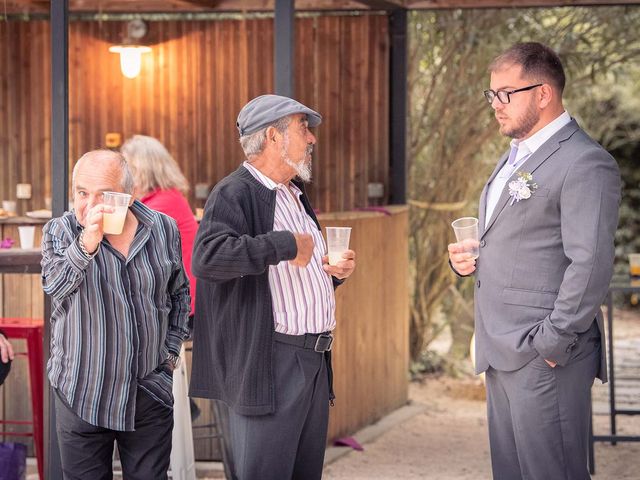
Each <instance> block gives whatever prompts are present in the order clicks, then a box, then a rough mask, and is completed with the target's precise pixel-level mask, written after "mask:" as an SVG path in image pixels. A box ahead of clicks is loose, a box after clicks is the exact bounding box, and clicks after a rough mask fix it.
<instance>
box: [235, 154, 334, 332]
mask: <svg viewBox="0 0 640 480" xmlns="http://www.w3.org/2000/svg"><path fill="white" fill-rule="evenodd" d="M244 166H245V168H246V169H247V170H249V172H250V173H251V174H252V175H253V176H254V177H255V178H256V180H258V181H259V182H260V183H262V184H263V185H264V186H266V187H267V188H269V189H271V190H275V191H276V209H275V212H274V220H273V230H275V231H289V232H294V233H308V234H310V235H312V236H313V243H314V245H315V247H314V249H313V257H312V258H311V261H310V262H309V264H308V265H307V266H306V267H305V268H300V267H296V266H294V265H291V263H289V262H280V263H278V264H277V265H271V266H270V267H269V287H270V290H271V300H272V304H273V321H274V324H275V325H274V326H275V330H276V332H280V333H286V334H289V335H303V334H305V333H322V332H328V331H331V330H333V329H334V328H335V326H336V318H335V308H336V301H335V296H334V292H333V283H332V281H331V276H330V275H329V274H327V272H325V271H324V270H323V269H322V257H323V256H324V255H326V252H327V247H326V245H325V242H324V238H323V237H322V232H321V231H320V230H318V227H317V226H316V224H315V223H314V221H313V219H312V218H311V217H310V216H309V215H307V213H306V212H305V211H304V207H303V206H302V203H301V202H300V196H301V195H302V191H301V190H300V189H299V188H298V187H296V186H295V185H294V184H293V182H289V185H288V186H287V185H284V184H282V183H276V182H274V181H273V180H271V179H270V178H269V177H267V176H266V175H264V174H263V173H262V172H260V170H258V169H257V168H255V167H254V166H253V165H251V164H250V163H249V162H244Z"/></svg>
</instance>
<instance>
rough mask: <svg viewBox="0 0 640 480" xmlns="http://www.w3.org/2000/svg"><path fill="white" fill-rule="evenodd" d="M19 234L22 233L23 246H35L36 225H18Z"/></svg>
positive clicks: (21, 245) (21, 242) (21, 243)
mask: <svg viewBox="0 0 640 480" xmlns="http://www.w3.org/2000/svg"><path fill="white" fill-rule="evenodd" d="M18 234H19V235H20V247H21V248H33V238H34V236H35V234H36V227H34V226H32V225H23V226H20V227H18Z"/></svg>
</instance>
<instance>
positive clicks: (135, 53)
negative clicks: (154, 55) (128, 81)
mask: <svg viewBox="0 0 640 480" xmlns="http://www.w3.org/2000/svg"><path fill="white" fill-rule="evenodd" d="M109 51H110V52H112V53H119V54H120V70H121V71H122V74H123V75H124V76H125V77H127V78H136V77H137V76H138V74H139V73H140V67H141V66H142V54H143V53H149V52H150V51H151V48H149V47H143V46H140V45H115V46H113V47H109Z"/></svg>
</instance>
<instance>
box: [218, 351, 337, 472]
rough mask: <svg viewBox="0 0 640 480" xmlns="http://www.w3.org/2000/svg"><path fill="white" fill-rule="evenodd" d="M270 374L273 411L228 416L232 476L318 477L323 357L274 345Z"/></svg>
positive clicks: (325, 395)
mask: <svg viewBox="0 0 640 480" xmlns="http://www.w3.org/2000/svg"><path fill="white" fill-rule="evenodd" d="M274 374H275V397H276V411H275V413H273V414H269V415H239V414H237V413H235V412H233V411H230V412H229V425H230V433H231V450H232V456H233V463H234V466H235V470H236V472H235V473H236V475H237V478H238V479H239V480H288V479H294V480H316V479H320V478H321V477H322V468H323V464H324V452H325V447H326V443H327V428H328V422H329V378H328V372H327V365H326V360H325V355H324V353H318V352H316V351H314V350H309V349H304V348H301V347H297V346H294V345H289V344H285V343H280V342H278V341H276V342H274Z"/></svg>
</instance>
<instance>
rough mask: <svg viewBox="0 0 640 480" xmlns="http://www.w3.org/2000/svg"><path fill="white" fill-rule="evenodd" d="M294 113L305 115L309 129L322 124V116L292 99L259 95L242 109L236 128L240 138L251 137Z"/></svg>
mask: <svg viewBox="0 0 640 480" xmlns="http://www.w3.org/2000/svg"><path fill="white" fill-rule="evenodd" d="M296 113H304V114H305V115H307V120H308V122H309V126H310V127H316V126H318V125H320V123H321V122H322V115H320V114H319V113H318V112H316V111H314V110H311V109H310V108H309V107H307V106H305V105H303V104H301V103H300V102H296V101H295V100H293V99H292V98H289V97H282V96H280V95H260V96H259V97H256V98H254V99H253V100H251V101H250V102H249V103H247V104H246V105H245V106H244V107H242V110H240V113H239V114H238V120H237V122H236V126H237V127H238V131H239V132H240V136H241V137H242V136H244V135H251V134H252V133H255V132H257V131H258V130H260V129H262V128H264V127H266V126H267V125H269V124H271V123H273V122H275V121H276V120H279V119H281V118H283V117H287V116H289V115H294V114H296Z"/></svg>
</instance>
